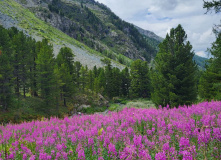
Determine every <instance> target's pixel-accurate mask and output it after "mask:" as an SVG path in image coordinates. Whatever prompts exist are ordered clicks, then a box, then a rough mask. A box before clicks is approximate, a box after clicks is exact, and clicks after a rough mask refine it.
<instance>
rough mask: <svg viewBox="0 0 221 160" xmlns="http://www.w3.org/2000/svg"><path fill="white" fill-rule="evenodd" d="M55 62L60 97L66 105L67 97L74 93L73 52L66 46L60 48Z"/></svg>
mask: <svg viewBox="0 0 221 160" xmlns="http://www.w3.org/2000/svg"><path fill="white" fill-rule="evenodd" d="M56 62H57V66H56V67H57V68H58V71H57V73H58V75H59V79H60V81H61V85H60V97H61V99H62V100H63V102H64V106H67V102H66V101H67V98H71V97H72V96H73V94H74V82H73V81H74V78H73V76H74V75H73V73H74V64H73V63H74V54H73V53H72V51H71V49H70V48H67V47H64V48H61V49H60V52H59V54H58V56H57V58H56Z"/></svg>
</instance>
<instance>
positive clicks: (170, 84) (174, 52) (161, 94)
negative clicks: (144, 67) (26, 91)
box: [151, 25, 197, 106]
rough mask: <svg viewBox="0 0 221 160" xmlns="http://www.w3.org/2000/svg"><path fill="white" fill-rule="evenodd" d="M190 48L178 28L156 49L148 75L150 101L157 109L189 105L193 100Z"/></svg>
mask: <svg viewBox="0 0 221 160" xmlns="http://www.w3.org/2000/svg"><path fill="white" fill-rule="evenodd" d="M193 56H194V52H193V51H192V45H191V44H190V42H189V41H187V35H186V33H185V31H184V29H183V28H182V26H181V25H178V26H177V28H175V29H174V28H172V29H171V30H170V34H169V35H168V34H167V36H166V38H165V39H164V41H163V42H162V43H161V44H160V45H159V52H158V54H157V56H156V58H155V63H154V64H155V70H154V71H152V74H151V82H152V83H151V86H152V88H153V91H152V94H151V98H152V100H153V102H154V103H155V104H156V105H162V106H166V105H167V104H169V105H170V106H179V105H184V104H186V105H189V104H191V103H193V102H194V101H195V100H196V97H197V87H196V78H195V74H196V71H197V67H196V64H195V62H193V60H192V59H193Z"/></svg>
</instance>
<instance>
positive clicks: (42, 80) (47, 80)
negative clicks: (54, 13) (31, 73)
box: [36, 39, 56, 105]
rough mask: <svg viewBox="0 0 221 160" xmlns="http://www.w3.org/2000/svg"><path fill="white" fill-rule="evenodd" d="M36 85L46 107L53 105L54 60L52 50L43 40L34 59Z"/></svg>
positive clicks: (46, 41) (54, 85) (54, 86)
mask: <svg viewBox="0 0 221 160" xmlns="http://www.w3.org/2000/svg"><path fill="white" fill-rule="evenodd" d="M36 64H37V66H36V69H37V84H38V88H39V90H40V96H41V97H42V98H44V99H45V102H46V105H52V104H53V103H54V98H55V95H54V94H55V92H54V89H55V88H56V83H55V82H56V80H55V78H56V77H55V75H54V68H55V67H54V66H55V59H54V55H53V48H52V46H51V45H49V44H48V40H46V39H43V41H42V46H41V48H40V51H39V53H38V55H37V59H36Z"/></svg>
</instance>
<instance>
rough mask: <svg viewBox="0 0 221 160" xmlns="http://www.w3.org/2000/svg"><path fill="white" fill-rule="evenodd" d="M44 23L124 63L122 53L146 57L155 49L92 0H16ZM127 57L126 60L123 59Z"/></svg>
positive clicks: (127, 25) (129, 26)
mask: <svg viewBox="0 0 221 160" xmlns="http://www.w3.org/2000/svg"><path fill="white" fill-rule="evenodd" d="M17 2H18V3H20V4H21V5H22V6H23V7H25V8H26V9H29V11H31V12H32V13H34V14H35V16H36V17H38V18H39V19H41V20H43V21H44V22H45V23H47V24H50V25H51V26H53V27H55V28H57V29H59V30H60V31H62V32H63V33H65V34H67V35H69V36H70V37H72V38H74V39H76V40H78V41H80V42H82V43H84V44H85V45H87V46H88V47H90V48H91V49H94V50H96V51H98V52H100V53H102V55H105V56H107V57H109V58H111V59H114V60H117V61H119V62H121V63H124V64H126V63H127V62H125V58H124V57H122V55H124V56H126V57H129V58H131V59H142V60H147V61H150V60H151V58H153V57H154V56H155V55H156V53H157V50H156V47H155V46H153V44H152V43H151V41H152V39H151V38H148V37H146V38H144V37H143V35H142V34H140V33H139V31H138V30H137V29H136V28H135V27H134V25H132V24H129V23H127V22H125V21H123V20H121V19H120V18H119V17H117V16H116V15H115V14H114V13H113V12H111V10H110V9H108V8H107V7H106V6H104V5H102V4H100V3H98V2H95V1H93V0H83V1H79V0H41V1H38V0H17ZM126 61H127V60H126Z"/></svg>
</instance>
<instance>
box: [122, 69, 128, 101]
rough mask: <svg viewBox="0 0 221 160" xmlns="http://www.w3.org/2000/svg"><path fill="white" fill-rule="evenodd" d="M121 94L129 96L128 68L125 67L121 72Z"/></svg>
mask: <svg viewBox="0 0 221 160" xmlns="http://www.w3.org/2000/svg"><path fill="white" fill-rule="evenodd" d="M120 88H121V95H122V96H124V97H129V88H130V73H129V69H128V68H127V67H126V68H124V69H123V70H122V72H121V87H120Z"/></svg>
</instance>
